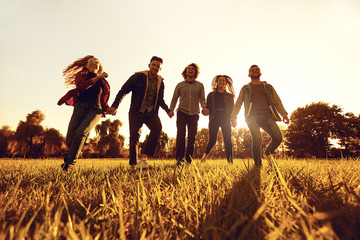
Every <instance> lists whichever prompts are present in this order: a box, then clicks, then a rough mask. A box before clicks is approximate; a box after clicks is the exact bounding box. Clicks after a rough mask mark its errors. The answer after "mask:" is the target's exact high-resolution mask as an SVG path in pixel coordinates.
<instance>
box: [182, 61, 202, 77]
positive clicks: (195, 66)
mask: <svg viewBox="0 0 360 240" xmlns="http://www.w3.org/2000/svg"><path fill="white" fill-rule="evenodd" d="M190 66H192V67H194V68H195V79H196V78H197V77H198V76H199V73H200V68H199V66H198V65H197V64H196V63H191V64H189V65H187V66H186V68H185V69H184V71H183V72H182V75H183V77H184V79H186V77H187V75H186V70H187V68H188V67H190Z"/></svg>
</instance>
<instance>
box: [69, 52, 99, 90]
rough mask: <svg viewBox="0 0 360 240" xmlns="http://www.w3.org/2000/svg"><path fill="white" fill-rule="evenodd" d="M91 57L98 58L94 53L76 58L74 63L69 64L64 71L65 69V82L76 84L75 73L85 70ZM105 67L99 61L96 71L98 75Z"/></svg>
mask: <svg viewBox="0 0 360 240" xmlns="http://www.w3.org/2000/svg"><path fill="white" fill-rule="evenodd" d="M91 58H95V59H96V60H98V59H97V58H96V57H94V56H93V55H87V56H85V57H83V58H79V59H78V60H76V61H75V62H73V63H72V64H70V65H69V66H67V67H66V68H65V69H64V71H63V76H64V78H65V84H66V85H67V86H70V85H75V75H76V74H77V73H78V72H81V71H83V70H85V69H86V65H87V63H88V61H89V59H91ZM98 61H99V60H98ZM103 71H104V70H103V67H102V65H101V63H100V61H99V69H98V71H97V72H96V74H97V75H99V74H101V73H102V72H103Z"/></svg>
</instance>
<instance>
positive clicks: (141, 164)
mask: <svg viewBox="0 0 360 240" xmlns="http://www.w3.org/2000/svg"><path fill="white" fill-rule="evenodd" d="M137 166H138V167H139V168H143V169H145V168H148V167H149V164H148V162H147V158H142V159H141V160H140V161H139V163H138V165H137Z"/></svg>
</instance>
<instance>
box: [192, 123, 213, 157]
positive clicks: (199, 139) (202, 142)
mask: <svg viewBox="0 0 360 240" xmlns="http://www.w3.org/2000/svg"><path fill="white" fill-rule="evenodd" d="M208 141H209V129H208V128H202V129H201V130H198V131H197V134H196V138H195V151H194V158H200V157H202V155H203V154H204V153H205V150H206V146H207V144H208Z"/></svg>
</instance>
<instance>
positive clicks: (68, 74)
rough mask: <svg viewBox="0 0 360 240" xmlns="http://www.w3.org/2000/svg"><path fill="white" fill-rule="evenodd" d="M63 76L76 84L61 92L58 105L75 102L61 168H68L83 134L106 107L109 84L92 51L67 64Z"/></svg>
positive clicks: (84, 138)
mask: <svg viewBox="0 0 360 240" xmlns="http://www.w3.org/2000/svg"><path fill="white" fill-rule="evenodd" d="M63 76H64V78H65V83H66V84H67V85H70V86H71V85H75V86H76V88H75V89H72V90H70V91H69V92H68V93H66V95H65V96H63V97H62V98H61V99H60V100H59V102H58V105H62V104H63V103H65V104H66V105H70V106H74V111H73V114H72V116H71V119H70V122H69V127H68V131H67V134H66V145H67V147H68V148H69V152H68V154H67V155H66V156H65V158H64V163H63V164H62V165H61V168H62V169H63V170H64V171H67V170H68V168H69V167H70V166H73V165H74V164H75V163H76V160H77V159H78V157H79V155H80V153H81V151H82V148H83V147H84V143H85V141H86V138H87V137H88V136H89V133H90V131H91V130H92V129H93V128H94V127H95V125H96V124H97V123H98V122H99V120H100V118H101V116H103V117H105V112H106V110H107V109H108V108H109V106H108V100H109V96H110V85H109V83H108V82H107V81H106V80H105V78H106V77H108V74H107V73H106V72H104V71H103V67H102V65H101V63H100V61H99V60H98V59H97V58H95V57H94V56H92V55H88V56H85V57H83V58H79V59H78V60H76V61H74V62H73V63H72V64H70V65H69V66H68V67H67V68H66V69H65V70H64V71H63Z"/></svg>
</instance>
